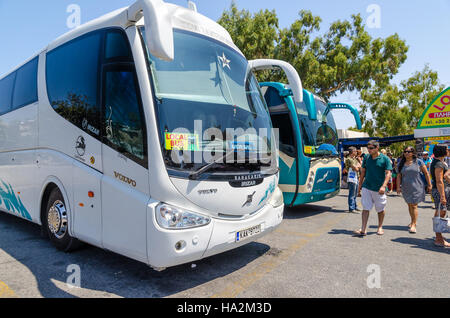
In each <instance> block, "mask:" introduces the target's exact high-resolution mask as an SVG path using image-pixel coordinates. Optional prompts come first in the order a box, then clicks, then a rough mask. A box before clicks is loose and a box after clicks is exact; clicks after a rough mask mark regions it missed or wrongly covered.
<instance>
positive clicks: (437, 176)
mask: <svg viewBox="0 0 450 318" xmlns="http://www.w3.org/2000/svg"><path fill="white" fill-rule="evenodd" d="M433 154H434V159H433V162H432V163H431V165H430V171H431V178H432V180H433V181H432V186H433V188H432V190H431V195H432V197H433V199H434V205H435V208H436V212H435V214H434V217H437V216H440V217H445V215H446V214H447V210H448V209H450V172H449V168H448V166H447V164H446V163H445V162H444V160H445V156H446V155H447V146H445V145H436V146H434V149H433ZM434 245H436V246H440V247H446V248H448V247H450V243H448V242H447V241H446V240H445V239H444V237H443V236H442V233H436V238H435V241H434Z"/></svg>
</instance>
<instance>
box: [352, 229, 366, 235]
mask: <svg viewBox="0 0 450 318" xmlns="http://www.w3.org/2000/svg"><path fill="white" fill-rule="evenodd" d="M353 234H354V235H356V236H366V235H367V233H364V232H363V231H362V230H356V231H353Z"/></svg>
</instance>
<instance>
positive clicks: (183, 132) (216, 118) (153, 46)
mask: <svg viewBox="0 0 450 318" xmlns="http://www.w3.org/2000/svg"><path fill="white" fill-rule="evenodd" d="M228 130H230V131H231V132H232V134H231V137H230V136H229V135H228ZM260 132H261V133H260ZM225 133H226V134H225ZM224 135H226V136H224ZM274 138H275V137H274V134H273V132H272V125H271V121H270V117H269V113H268V109H267V106H266V104H265V102H264V98H263V96H262V94H261V91H260V88H259V85H258V82H257V81H256V79H255V77H254V75H253V73H252V70H251V68H250V66H249V63H248V61H247V60H246V59H245V57H244V56H243V55H242V53H241V52H240V50H239V49H238V48H237V47H236V46H235V45H234V44H233V42H232V39H231V37H230V35H229V34H228V33H227V31H225V29H223V28H222V27H221V26H219V25H218V24H217V23H215V22H214V21H212V20H210V19H208V18H206V17H204V16H202V15H200V14H199V13H197V12H196V10H194V9H187V8H182V7H179V6H175V5H172V4H166V3H164V2H163V1H162V0H140V1H138V2H136V3H134V4H133V5H131V6H130V7H127V8H124V9H120V10H117V11H114V12H112V13H110V14H107V15H105V16H103V17H101V18H99V19H96V20H93V21H91V22H89V23H87V24H84V25H82V26H80V27H78V28H76V29H74V30H72V31H71V32H69V33H67V34H65V35H63V36H62V37H60V38H58V39H56V40H55V41H53V42H52V43H51V44H49V45H48V46H47V47H46V48H45V49H44V50H43V51H42V52H40V53H39V54H38V55H36V56H34V57H33V58H31V59H30V60H29V61H27V62H26V63H24V64H23V65H22V66H20V67H18V68H17V69H15V70H14V71H12V72H11V73H9V74H7V75H6V76H4V77H2V78H0V143H1V144H0V200H1V202H0V203H1V204H0V208H1V210H3V211H5V212H9V213H11V214H14V215H16V216H19V217H22V218H24V219H27V220H29V221H32V222H34V223H37V224H40V225H42V228H43V232H44V233H45V234H47V235H48V236H49V237H50V239H51V241H52V242H53V243H54V244H55V245H56V246H57V247H58V248H59V249H61V250H64V251H70V250H72V249H74V248H75V247H76V245H77V244H78V243H79V241H83V242H87V243H89V244H92V245H95V246H98V247H100V248H104V249H107V250H111V251H114V252H117V253H120V254H122V255H125V256H128V257H130V258H133V259H136V260H138V261H141V262H145V263H147V264H149V265H151V266H152V267H153V268H155V269H162V268H165V267H169V266H174V265H178V264H182V263H186V262H190V261H194V260H198V259H201V258H204V257H208V256H211V255H214V254H217V253H221V252H223V251H226V250H229V249H233V248H235V247H238V246H241V245H242V244H246V243H248V242H251V241H253V240H255V239H257V238H259V237H261V236H262V235H265V234H267V233H269V232H270V231H271V230H273V229H274V228H275V227H276V226H278V225H279V224H280V222H281V221H282V218H283V209H284V205H283V198H282V193H281V191H280V190H279V189H278V187H277V186H278V160H277V157H276V153H277V152H276V148H275V146H276V145H275V140H274Z"/></svg>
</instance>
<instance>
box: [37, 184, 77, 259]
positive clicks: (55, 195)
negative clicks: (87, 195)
mask: <svg viewBox="0 0 450 318" xmlns="http://www.w3.org/2000/svg"><path fill="white" fill-rule="evenodd" d="M43 221H44V223H45V227H46V230H47V233H48V235H49V237H50V240H51V241H52V243H53V244H54V245H55V246H56V248H57V249H59V250H61V251H64V252H70V251H73V250H75V249H76V248H78V247H79V245H80V242H79V241H78V240H77V239H76V238H74V237H72V236H70V235H69V215H68V213H67V210H66V205H65V203H64V198H63V196H62V194H61V191H59V189H58V188H54V189H53V190H52V192H51V193H50V196H49V197H48V202H47V209H46V214H45V217H44V220H43Z"/></svg>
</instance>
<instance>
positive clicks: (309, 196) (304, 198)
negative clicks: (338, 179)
mask: <svg viewBox="0 0 450 318" xmlns="http://www.w3.org/2000/svg"><path fill="white" fill-rule="evenodd" d="M339 192H340V189H333V190H325V191H319V192H309V193H298V194H297V198H296V199H295V202H294V204H293V205H294V206H295V205H300V204H306V203H312V202H318V201H323V200H326V199H330V198H332V197H335V196H336V195H338V194H339Z"/></svg>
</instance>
